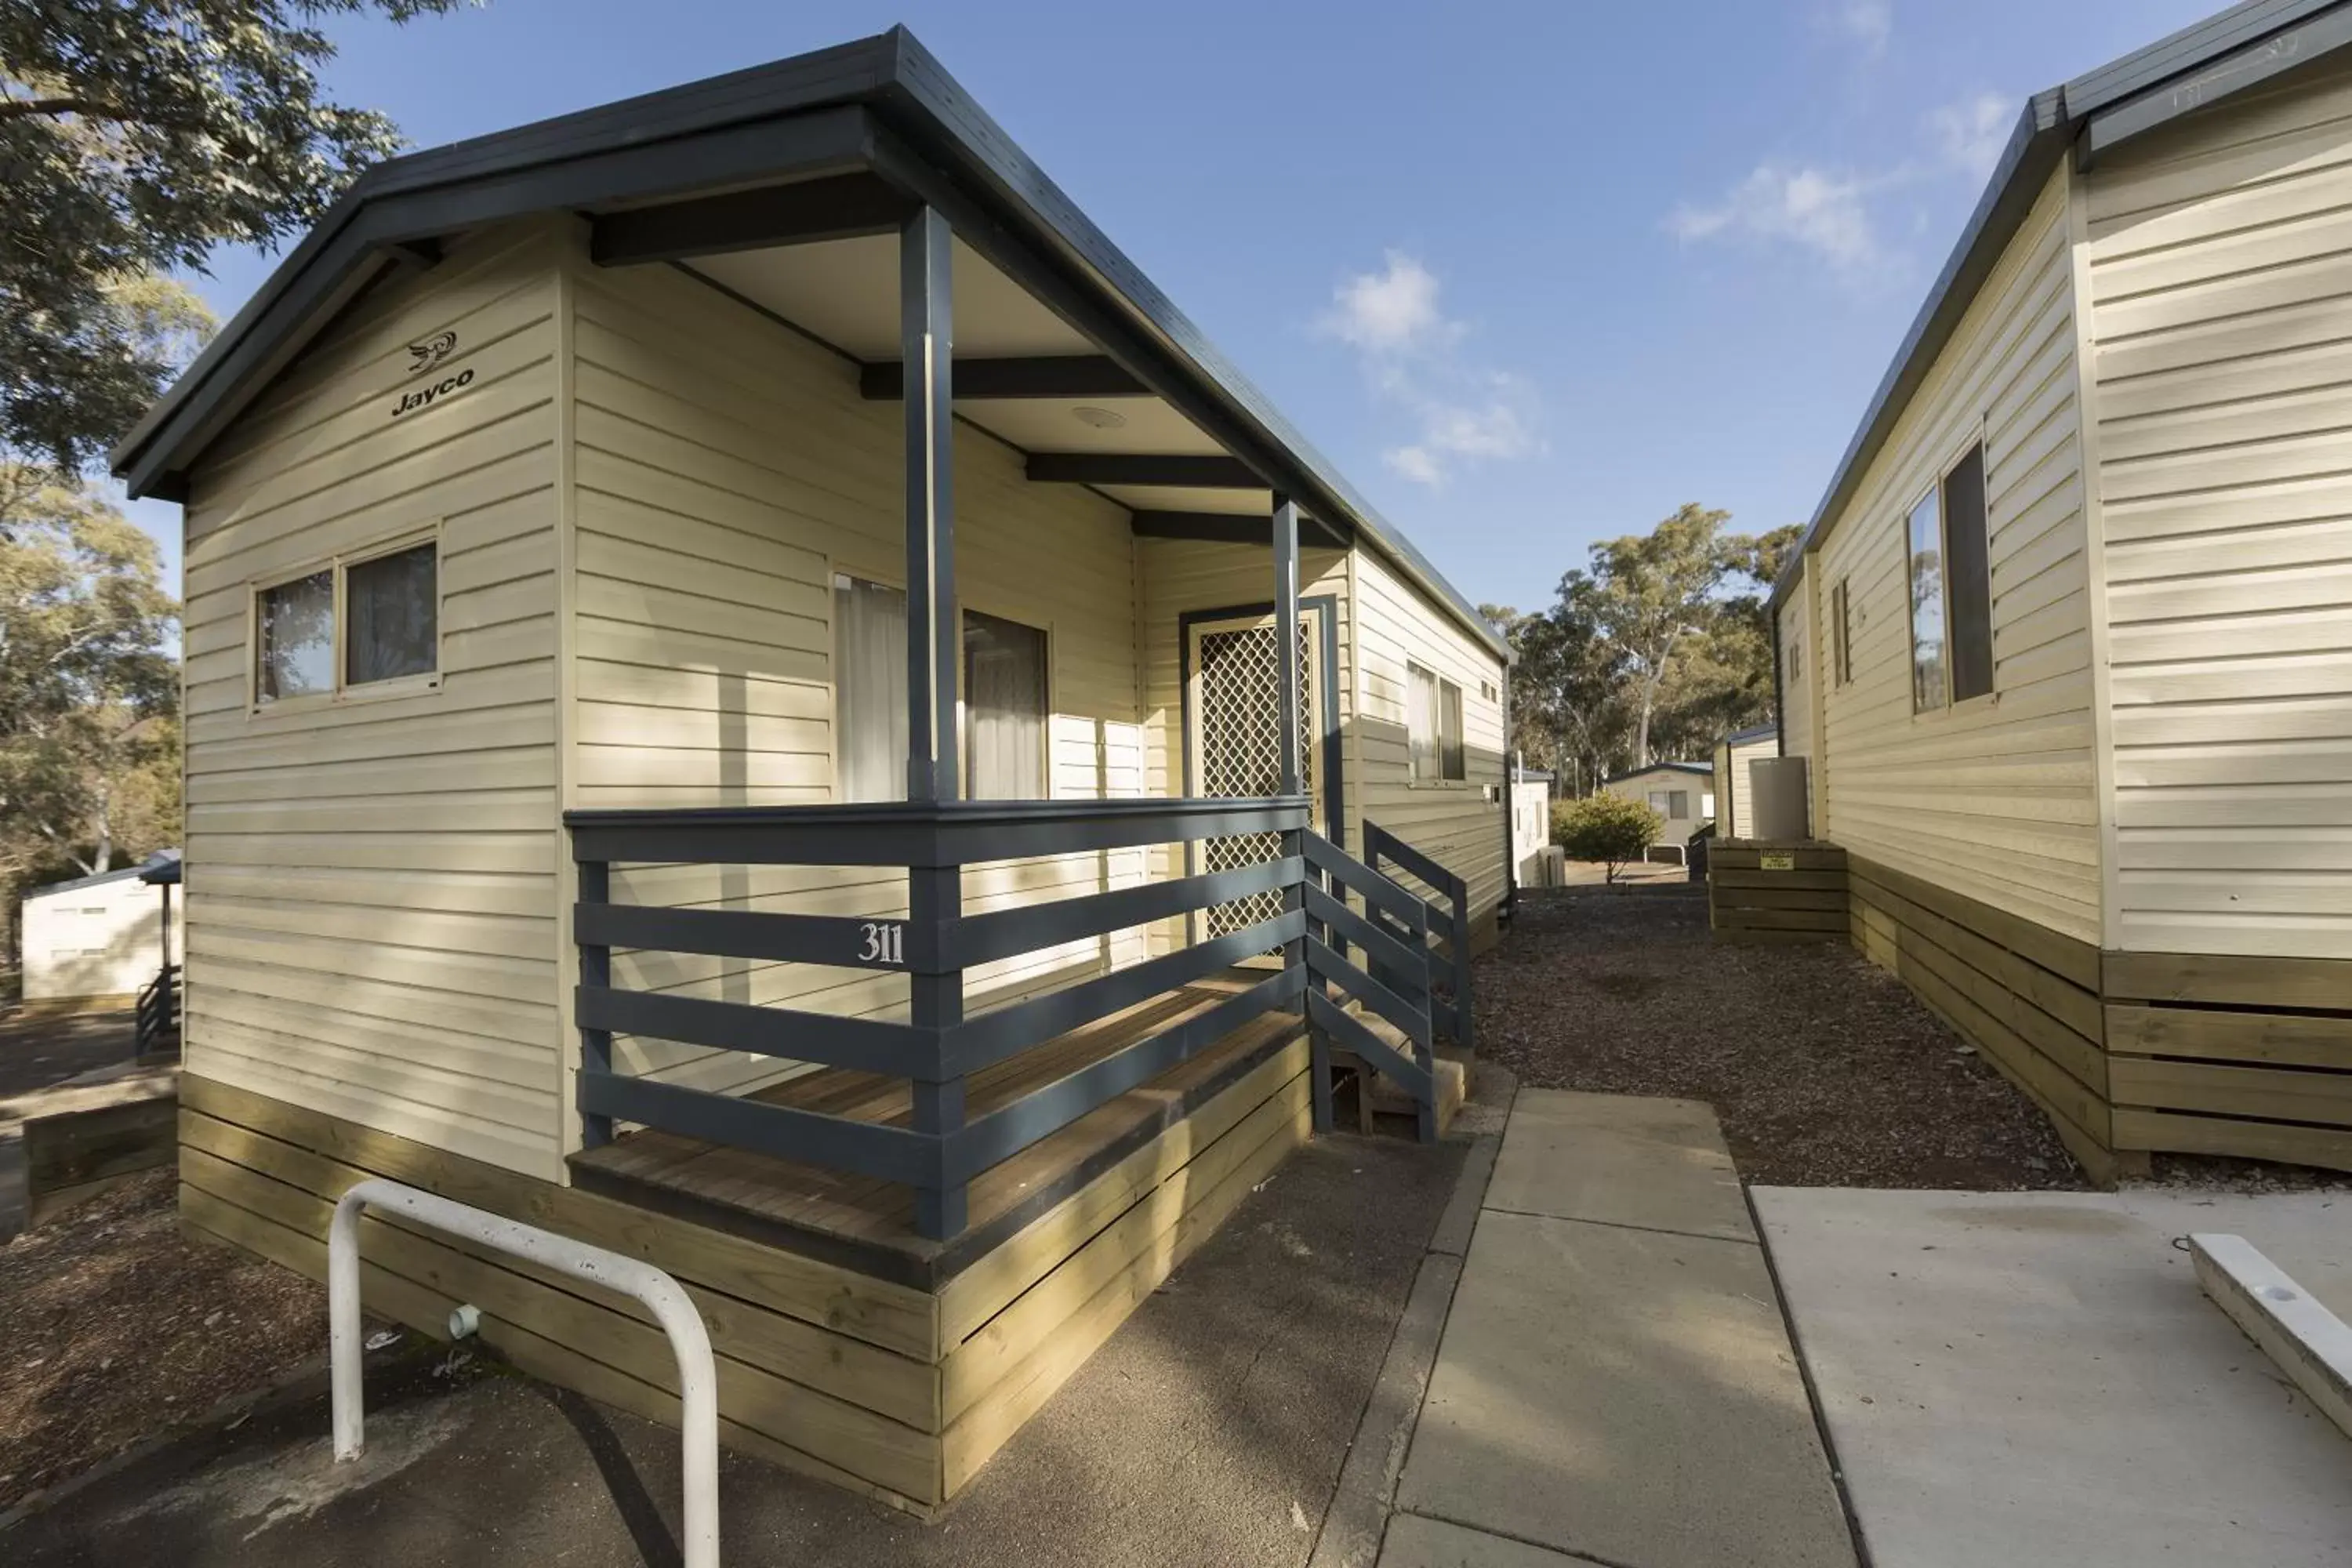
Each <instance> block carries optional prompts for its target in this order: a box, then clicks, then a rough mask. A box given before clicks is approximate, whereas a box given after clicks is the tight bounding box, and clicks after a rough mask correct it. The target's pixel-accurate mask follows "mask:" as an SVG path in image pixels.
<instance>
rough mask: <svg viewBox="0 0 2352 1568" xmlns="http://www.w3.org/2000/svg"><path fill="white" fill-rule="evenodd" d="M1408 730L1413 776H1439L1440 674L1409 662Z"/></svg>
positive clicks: (1406, 677) (1407, 674)
mask: <svg viewBox="0 0 2352 1568" xmlns="http://www.w3.org/2000/svg"><path fill="white" fill-rule="evenodd" d="M1404 726H1405V733H1406V734H1407V735H1408V736H1409V737H1410V738H1411V740H1412V776H1413V777H1414V778H1417V779H1433V778H1435V777H1436V776H1437V677H1436V676H1434V675H1432V674H1431V673H1430V672H1429V671H1428V670H1425V669H1423V668H1421V666H1419V665H1417V664H1409V665H1407V666H1405V710H1404Z"/></svg>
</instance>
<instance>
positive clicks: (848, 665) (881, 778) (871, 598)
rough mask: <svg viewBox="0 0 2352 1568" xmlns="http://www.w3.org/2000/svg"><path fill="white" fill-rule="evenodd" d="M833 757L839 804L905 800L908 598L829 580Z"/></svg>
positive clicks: (879, 587)
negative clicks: (831, 643) (837, 777)
mask: <svg viewBox="0 0 2352 1568" xmlns="http://www.w3.org/2000/svg"><path fill="white" fill-rule="evenodd" d="M833 655H834V676H833V679H834V700H833V715H834V738H833V743H834V755H835V764H836V767H837V770H838V772H839V774H840V796H841V798H842V799H843V800H852V801H856V800H904V799H906V798H907V595H906V594H905V592H904V591H903V590H901V589H898V588H891V587H887V586H885V585H884V584H880V583H868V582H866V581H865V580H864V579H863V578H858V577H846V576H835V578H834V580H833Z"/></svg>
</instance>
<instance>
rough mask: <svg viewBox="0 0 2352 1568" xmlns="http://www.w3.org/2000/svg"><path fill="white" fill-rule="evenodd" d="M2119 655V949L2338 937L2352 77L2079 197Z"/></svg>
mask: <svg viewBox="0 0 2352 1568" xmlns="http://www.w3.org/2000/svg"><path fill="white" fill-rule="evenodd" d="M2084 200H2085V205H2086V207H2087V211H2086V214H2085V228H2086V233H2087V249H2088V258H2087V260H2088V266H2087V269H2086V270H2087V275H2088V279H2089V285H2088V286H2089V290H2090V299H2091V306H2090V310H2091V327H2092V332H2091V335H2092V337H2093V338H2094V339H2095V345H2096V347H2095V397H2096V399H2097V418H2098V423H2097V426H2096V434H2095V450H2096V451H2097V453H2098V464H2099V488H2100V501H2101V511H2102V522H2103V534H2104V542H2105V556H2106V573H2105V579H2106V605H2105V607H2106V612H2107V619H2108V625H2109V632H2108V635H2109V639H2110V647H2111V653H2112V661H2113V662H2112V675H2111V684H2112V692H2113V704H2114V706H2113V723H2114V734H2115V752H2114V769H2115V786H2116V793H2115V816H2116V903H2117V926H2116V930H2115V931H2113V932H2112V933H2111V940H2110V942H2109V945H2110V946H2114V947H2119V948H2123V949H2126V950H2129V951H2135V952H2214V953H2241V954H2278V955H2286V956H2302V957H2312V958H2321V957H2326V958H2340V957H2344V956H2346V955H2347V953H2352V464H2347V461H2346V459H2345V452H2346V442H2347V435H2346V428H2347V426H2352V393H2347V384H2352V293H2347V290H2346V286H2345V279H2346V278H2347V274H2352V218H2347V212H2352V74H2347V71H2346V70H2345V69H2344V68H2341V67H2338V66H2329V67H2326V68H2324V70H2323V73H2322V74H2319V75H2317V76H2313V75H2311V74H2309V73H2306V74H2305V75H2304V76H2303V77H2302V78H2301V79H2296V80H2294V81H2292V82H2290V83H2288V84H2287V85H2284V86H2281V87H2277V88H2274V89H2268V90H2265V91H2262V92H2259V93H2255V94H2252V95H2250V96H2249V97H2248V98H2247V99H2246V100H2243V101H2242V102H2233V103H2231V104H2228V105H2225V106H2222V107H2221V108H2218V109H2215V110H2209V111H2207V112H2205V113H2202V114H2199V115H2196V116H2193V117H2191V118H2189V119H2188V120H2186V121H2183V122H2181V123H2180V124H2179V126H2177V127H2175V128H2172V129H2169V130H2167V131H2165V132H2158V133H2157V134H2154V135H2151V136H2149V137H2147V139H2145V140H2144V141H2142V142H2137V143H2134V144H2132V145H2130V146H2127V147H2126V148H2125V149H2123V150H2121V152H2120V153H2118V154H2117V155H2115V156H2112V157H2110V158H2108V159H2105V160H2103V161H2102V163H2100V164H2099V165H2098V166H2097V167H2096V168H2095V170H2094V171H2093V173H2092V174H2090V175H2089V176H2088V179H2087V184H2086V190H2085V193H2084Z"/></svg>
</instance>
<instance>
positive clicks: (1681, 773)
mask: <svg viewBox="0 0 2352 1568" xmlns="http://www.w3.org/2000/svg"><path fill="white" fill-rule="evenodd" d="M1601 788H1602V789H1603V790H1605V791H1607V792H1608V793H1609V794H1611V795H1622V796H1623V797H1624V798H1625V799H1627V800H1637V801H1640V802H1641V803H1642V804H1643V805H1646V806H1648V807H1649V808H1650V809H1651V810H1652V811H1654V812H1656V813H1657V814H1658V816H1659V817H1660V818H1661V820H1662V821H1663V822H1664V826H1662V827H1660V828H1659V829H1658V841H1657V842H1656V843H1655V844H1654V845H1652V846H1651V857H1650V858H1653V859H1655V858H1657V857H1658V854H1659V852H1660V851H1664V852H1666V853H1667V854H1668V855H1669V856H1670V857H1671V858H1673V859H1675V860H1676V861H1681V860H1683V859H1684V858H1685V857H1686V856H1687V855H1688V853H1689V843H1690V836H1691V835H1692V834H1694V833H1696V832H1697V831H1698V830H1699V827H1700V826H1701V825H1703V824H1705V823H1708V822H1712V821H1714V820H1715V806H1716V799H1715V770H1714V769H1713V768H1711V767H1709V766H1707V765H1706V763H1651V764H1650V765H1649V766H1648V767H1646V768H1635V769H1633V771H1631V772H1630V773H1617V774H1614V775H1612V777H1609V778H1605V779H1602V780H1601Z"/></svg>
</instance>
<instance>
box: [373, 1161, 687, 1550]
mask: <svg viewBox="0 0 2352 1568" xmlns="http://www.w3.org/2000/svg"><path fill="white" fill-rule="evenodd" d="M363 1208H375V1209H380V1210H383V1211H385V1212H388V1213H392V1214H398V1215H406V1216H408V1217H409V1218H410V1219H413V1220H415V1221H416V1222H417V1223H418V1224H420V1225H426V1226H432V1227H433V1228H434V1229H435V1230H441V1231H446V1232H448V1233H449V1234H450V1235H452V1236H461V1237H465V1238H466V1239H467V1240H468V1241H474V1242H478V1243H480V1244H481V1245H483V1246H485V1247H496V1248H498V1249H499V1251H501V1252H508V1253H512V1254H513V1255H514V1256H515V1257H517V1258H525V1259H528V1260H529V1261H530V1262H532V1263H536V1264H538V1265H540V1266H541V1268H553V1269H556V1270H558V1271H560V1272H562V1273H565V1274H569V1275H571V1276H572V1278H574V1279H584V1280H587V1281H588V1282H589V1283H590V1284H592V1285H602V1286H604V1288H605V1289H608V1290H617V1291H619V1292H621V1293H622V1294H623V1295H626V1296H634V1297H635V1298H636V1299H637V1300H640V1301H642V1302H644V1303H645V1304H646V1306H647V1307H648V1308H650V1309H652V1311H653V1314H654V1316H655V1318H656V1319H657V1320H658V1321H660V1323H661V1326H662V1330H663V1331H664V1332H666V1333H667V1334H668V1335H669V1343H670V1349H671V1350H672V1351H673V1352H676V1354H677V1387H678V1397H679V1404H680V1405H681V1406H682V1407H683V1408H682V1411H681V1415H682V1420H681V1422H680V1425H681V1426H682V1427H683V1428H684V1437H685V1445H686V1446H685V1465H684V1468H685V1472H686V1531H685V1534H686V1539H685V1541H684V1542H682V1543H681V1544H682V1545H683V1547H684V1555H685V1562H686V1568H719V1373H718V1369H717V1367H716V1366H715V1365H714V1364H713V1363H712V1362H711V1358H710V1335H709V1332H708V1331H705V1330H704V1328H703V1326H702V1314H701V1313H699V1312H698V1311H696V1310H695V1308H694V1302H693V1300H691V1299H690V1298H689V1297H688V1295H687V1293H686V1290H685V1289H684V1288H683V1287H682V1286H680V1285H679V1284H678V1282H677V1280H675V1279H671V1278H670V1277H669V1276H668V1275H667V1274H665V1273H663V1272H662V1271H661V1270H660V1269H658V1268H655V1267H654V1266H653V1265H652V1264H650V1263H646V1262H642V1261H640V1260H639V1259H637V1258H624V1257H623V1256H621V1255H620V1254H619V1253H617V1252H607V1251H605V1250H604V1248H603V1247H590V1246H588V1245H587V1244H586V1243H584V1242H578V1241H574V1240H572V1238H571V1237H563V1236H558V1235H556V1234H555V1233H554V1232H552V1231H546V1230H541V1229H540V1228H539V1227H538V1226H530V1225H524V1224H522V1223H521V1222H520V1221H517V1220H510V1219H506V1218H502V1217H501V1216H499V1215H494V1214H488V1213H485V1212H484V1211H483V1210H480V1209H478V1208H471V1207H468V1206H467V1205H465V1204H459V1203H452V1202H450V1201H449V1200H448V1199H447V1198H441V1197H436V1196H434V1195H433V1194H431V1193H423V1192H419V1191H417V1190H416V1189H415V1187H404V1186H402V1185H401V1184H399V1183H398V1182H388V1181H384V1180H383V1179H382V1178H381V1177H373V1176H372V1177H370V1178H368V1179H367V1180H366V1181H363V1182H361V1183H358V1184H356V1185H354V1186H352V1188H351V1190H350V1191H348V1192H346V1193H344V1194H343V1196H342V1200H341V1202H339V1203H338V1204H336V1205H335V1219H334V1223H333V1225H332V1226H331V1227H330V1228H329V1230H328V1233H327V1328H328V1341H329V1354H330V1358H331V1375H332V1380H333V1402H334V1433H335V1458H337V1459H356V1458H359V1457H360V1449H361V1447H362V1432H361V1428H362V1424H363V1420H364V1415H363V1412H362V1407H361V1391H360V1352H361V1349H362V1346H361V1343H360V1211H361V1210H362V1209H363Z"/></svg>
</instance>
